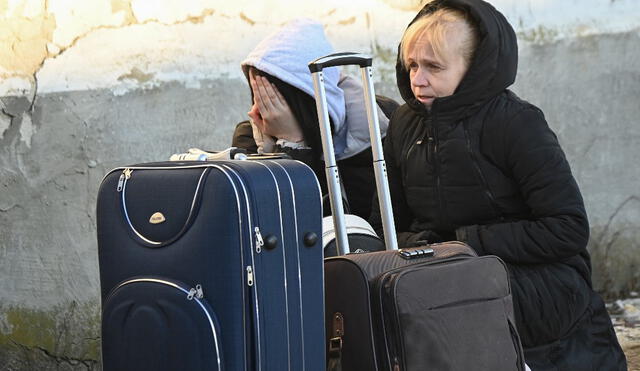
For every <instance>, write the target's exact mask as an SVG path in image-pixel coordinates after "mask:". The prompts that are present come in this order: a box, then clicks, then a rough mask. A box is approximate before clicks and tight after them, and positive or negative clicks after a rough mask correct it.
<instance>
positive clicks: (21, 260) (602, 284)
mask: <svg viewBox="0 0 640 371" xmlns="http://www.w3.org/2000/svg"><path fill="white" fill-rule="evenodd" d="M34 1H35V0H34ZM127 1H128V0H127ZM127 1H124V0H123V1H115V2H112V3H118V4H120V3H122V4H125V3H127ZM385 2H388V3H393V1H385ZM400 2H401V1H400ZM400 2H397V3H400ZM406 2H407V3H410V1H406ZM505 2H506V3H508V1H503V3H505ZM592 2H596V0H592ZM496 3H500V2H499V1H496ZM112 5H113V4H112ZM497 6H498V5H497ZM408 8H409V9H410V8H411V6H408ZM498 8H500V7H499V6H498ZM1 10H2V2H0V11H1ZM205 14H207V13H206V12H205ZM208 14H211V12H209V13H208ZM243 14H244V13H243ZM394 14H395V13H394ZM411 16H412V13H411V12H410V11H409V12H408V13H406V17H405V18H404V19H402V20H401V21H397V23H398V24H405V23H406V21H408V19H410V17H411ZM206 17H207V16H205V18H206ZM209 18H211V17H209ZM330 19H331V18H330ZM358 19H360V18H358ZM512 21H514V20H512ZM47 22H50V20H47ZM197 22H203V20H202V19H199V20H197ZM197 22H194V24H193V25H191V24H189V25H187V26H188V27H190V28H193V27H196V28H195V29H197V27H199V26H198V24H197ZM340 22H342V21H340V20H339V19H338V20H336V21H335V22H334V23H335V24H334V27H333V28H331V29H330V30H329V32H328V34H329V35H330V36H331V37H333V38H334V40H335V41H336V43H337V44H339V45H338V46H337V47H336V48H337V49H341V50H342V49H353V48H356V49H357V48H359V47H362V46H363V45H364V46H368V47H370V48H371V51H373V52H374V53H375V54H376V61H377V62H376V63H377V70H378V72H379V75H380V79H379V81H378V83H377V91H378V92H379V93H383V94H386V95H390V96H393V97H395V98H398V94H397V92H396V89H395V87H394V80H395V77H394V75H393V63H392V61H393V58H394V56H393V54H394V52H393V50H394V48H395V46H394V43H391V42H388V41H385V40H384V39H383V38H382V37H381V36H379V35H378V36H376V35H375V34H374V35H373V36H372V35H367V36H366V37H365V38H364V41H362V40H361V41H360V42H353V43H354V45H356V46H355V47H350V46H349V45H350V44H349V41H348V40H347V41H345V40H341V41H340V40H338V39H339V35H341V32H344V31H345V30H346V29H345V28H340V27H342V26H343V23H344V24H346V25H347V26H344V27H348V25H349V22H348V18H347V21H345V22H343V23H340ZM353 22H355V23H356V24H357V23H358V22H359V21H352V23H353ZM514 22H515V21H514ZM45 23H46V22H45ZM363 23H364V21H363ZM637 24H638V27H640V21H638V22H637ZM367 25H368V21H367ZM152 26H153V25H149V27H152ZM135 27H137V26H131V27H130V28H129V29H127V30H125V31H124V32H122V34H121V35H120V36H119V37H123V36H122V35H127V34H128V33H133V34H135V32H137V31H136V30H138V31H139V28H138V29H136V28H135ZM167 27H171V26H170V25H169V26H166V27H165V28H167ZM185 27H186V26H185ZM202 27H208V26H207V24H206V22H205V24H204V26H202ZM244 27H245V29H244V31H243V32H245V34H249V33H250V32H249V31H250V30H251V27H254V26H253V25H252V24H251V22H248V21H247V22H244ZM255 27H257V28H258V29H259V30H260V32H259V33H260V34H261V33H262V31H263V30H267V29H270V28H272V27H274V26H273V25H271V26H269V25H266V24H264V23H259V22H258V24H257V25H256V26H255ZM367 27H369V26H367ZM379 28H382V26H379ZM247 29H248V30H249V31H247ZM181 30H183V31H184V28H181ZM111 31H112V30H109V29H105V30H104V32H105V33H107V32H111ZM47 32H49V31H47ZM113 32H119V31H118V30H113ZM347 33H348V32H347ZM381 33H384V31H381ZM519 35H520V43H521V44H520V70H519V75H518V79H517V82H516V85H515V86H514V90H515V91H516V93H518V94H519V95H520V96H521V97H523V98H525V99H527V100H529V101H531V102H533V103H535V104H537V105H538V106H540V107H541V108H542V109H543V110H544V112H545V114H546V117H547V119H548V121H549V123H550V125H551V127H552V128H553V129H554V130H555V131H556V133H557V134H558V136H559V138H560V141H561V143H562V145H563V147H564V149H565V152H566V153H567V156H568V158H569V161H570V162H571V164H572V168H573V172H574V174H575V176H576V178H577V179H578V182H579V184H580V186H581V189H582V192H583V196H584V198H585V202H586V205H587V209H588V212H589V216H590V221H591V224H592V238H591V243H590V250H591V252H592V256H593V266H594V281H595V285H596V288H597V289H599V290H601V291H602V292H606V293H609V294H611V295H617V294H621V293H625V292H628V291H629V290H638V289H639V288H640V287H639V286H640V273H638V271H640V270H639V269H638V266H639V260H640V246H639V244H640V232H639V231H640V207H639V204H640V191H638V189H640V187H638V186H639V185H640V170H639V167H638V166H637V165H636V162H637V161H638V159H640V149H638V147H639V144H640V129H639V128H638V118H639V117H640V49H639V48H638V47H637V46H638V45H640V43H639V42H640V29H632V30H626V31H624V32H617V31H616V32H600V33H593V34H587V35H573V36H571V37H562V38H557V37H553V36H554V35H553V32H550V31H548V30H545V29H544V28H538V29H535V30H534V31H520V32H519ZM103 36H104V35H103ZM260 37H261V36H260V35H257V36H254V38H256V39H259V38H260ZM350 37H351V38H352V39H350V40H353V38H354V37H353V35H351V36H350ZM88 38H90V36H89V37H88ZM0 39H2V38H1V37H0ZM0 41H2V40H0ZM0 44H1V43H0ZM247 44H248V45H244V44H243V46H242V48H244V49H243V50H241V51H239V52H238V51H235V53H236V54H235V55H243V54H246V52H248V49H247V48H248V47H250V45H252V44H253V43H247ZM70 45H71V47H75V48H85V52H84V53H80V55H81V56H87V54H86V50H87V46H86V45H87V43H85V44H82V43H81V42H76V41H73V43H72V44H70ZM89 45H90V44H89ZM50 49H55V48H54V47H50ZM88 50H92V49H91V48H89V49H88ZM109 50H115V49H109ZM72 52H73V51H69V52H66V54H64V53H65V52H64V51H63V52H61V53H59V54H58V55H59V56H58V57H57V58H58V63H59V64H62V65H63V64H65V63H68V61H69V60H71V61H73V59H71V56H73V54H72ZM108 52H109V51H107V53H108ZM49 53H51V52H49ZM101 53H104V51H101ZM70 55H71V56H70ZM64 57H67V58H68V59H61V58H64ZM234 58H235V57H234ZM205 59H206V58H205ZM236 59H237V60H233V61H227V62H225V63H230V64H231V65H237V62H238V61H239V58H236ZM51 62H52V64H51V65H46V64H44V67H45V69H46V67H47V66H48V67H49V69H47V71H48V72H47V74H46V75H47V76H45V77H46V79H47V80H48V81H52V80H53V79H54V77H55V74H56V72H55V71H56V69H55V68H54V67H55V66H56V65H55V62H56V61H55V60H54V61H51ZM114 63H116V64H117V62H114ZM197 63H202V61H197ZM221 63H222V62H221ZM16 65H19V64H16ZM144 65H145V63H138V66H141V67H140V68H141V69H142V70H140V69H131V71H132V72H131V73H129V74H127V75H126V76H125V75H120V78H118V80H119V81H120V80H121V78H123V79H125V80H126V79H129V81H130V82H131V85H130V86H128V88H127V89H124V90H120V91H118V92H117V93H115V92H114V90H113V89H110V88H109V87H106V88H88V89H58V90H56V89H49V90H46V91H45V92H38V93H36V92H35V90H34V89H31V90H29V89H27V90H26V92H25V93H24V94H15V95H12V94H7V95H5V96H1V97H0V110H1V113H0V370H94V369H98V368H99V365H98V362H97V360H98V359H99V313H100V312H99V308H100V302H99V277H98V262H97V244H96V239H95V201H96V199H95V197H96V194H97V190H98V187H99V183H100V180H101V178H102V176H103V175H104V174H105V173H106V172H107V171H108V170H110V169H111V168H114V167H116V166H121V165H125V164H131V163H137V162H145V161H157V160H164V159H166V158H167V157H168V155H170V154H171V153H174V152H179V151H184V150H185V149H187V148H189V147H200V148H205V149H216V148H224V147H226V146H228V145H229V142H230V138H231V132H232V130H233V125H234V124H235V123H236V122H238V121H240V120H242V119H244V118H245V115H246V111H247V109H248V102H249V94H248V87H247V85H246V82H244V81H243V80H242V79H241V77H240V75H239V73H235V74H233V73H231V74H225V73H220V74H215V76H213V77H211V78H205V77H202V76H200V77H198V81H197V84H193V83H183V82H180V81H176V82H167V81H159V82H158V81H156V82H154V83H153V84H151V85H149V84H148V83H147V82H148V80H149V79H150V78H152V77H153V76H152V74H151V73H150V72H148V71H146V70H144V68H143V66H144ZM52 66H54V67H52ZM41 67H42V65H41ZM187 67H188V66H187ZM5 68H7V67H6V65H5ZM127 68H129V67H127ZM163 68H166V67H163ZM175 68H176V69H177V70H184V69H185V66H177V67H175ZM222 69H223V70H224V68H222ZM25 71H32V70H29V69H26V70H25ZM127 71H129V69H127ZM155 72H156V73H158V71H155ZM164 72H167V71H166V70H164ZM83 73H87V72H86V71H84V72H83ZM0 76H3V75H2V69H1V68H0ZM37 76H39V75H37V74H34V77H37ZM66 76H67V75H65V78H67V77H66ZM116 76H118V75H116ZM45 77H42V76H40V80H41V81H40V83H41V85H42V84H43V81H42V80H43V79H45ZM6 81H8V78H7V79H6V80H5V81H3V82H6ZM36 81H37V79H36ZM47 84H49V85H51V82H48V83H47ZM0 85H2V84H0ZM71 85H73V84H71ZM137 86H138V87H137ZM189 86H191V87H189ZM31 93H35V94H36V99H35V101H34V99H33V97H32V94H31ZM0 95H1V94H0Z"/></svg>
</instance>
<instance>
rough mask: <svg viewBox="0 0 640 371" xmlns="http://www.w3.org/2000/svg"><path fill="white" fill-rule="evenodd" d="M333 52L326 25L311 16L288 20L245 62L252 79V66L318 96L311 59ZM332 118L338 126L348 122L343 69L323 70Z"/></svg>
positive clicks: (265, 39)
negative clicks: (315, 92)
mask: <svg viewBox="0 0 640 371" xmlns="http://www.w3.org/2000/svg"><path fill="white" fill-rule="evenodd" d="M331 53H333V47H332V46H331V44H330V43H329V41H328V40H327V38H326V36H325V34H324V28H323V26H322V24H320V23H318V22H316V21H314V20H311V19H307V18H299V19H295V20H293V21H290V22H288V23H287V24H285V25H284V26H282V27H281V28H279V29H278V30H276V31H274V32H273V33H271V34H269V35H268V36H267V37H265V38H264V39H263V40H262V41H261V42H260V43H259V44H258V45H257V46H256V47H255V49H253V51H252V52H251V53H249V55H248V56H247V57H246V58H245V59H244V60H243V61H242V62H241V66H242V70H243V71H244V73H245V75H246V76H247V78H248V73H249V72H248V71H249V67H255V68H257V69H258V70H260V71H263V72H266V73H267V74H269V75H271V76H274V77H276V78H278V79H280V80H282V81H283V82H285V83H287V84H289V85H291V86H293V87H295V88H298V89H300V90H301V91H303V92H304V93H306V94H308V95H310V96H311V97H313V96H314V91H313V80H312V79H311V74H310V72H309V68H308V67H307V66H308V64H309V62H311V61H312V60H315V59H317V58H319V57H322V56H325V55H327V54H331ZM323 75H324V81H325V91H326V96H327V105H328V107H329V117H331V120H332V123H333V125H334V128H335V129H339V127H340V126H342V124H343V123H344V121H345V100H344V93H343V91H342V89H340V88H339V87H338V81H339V80H340V70H339V69H338V68H337V67H331V68H326V69H324V70H323Z"/></svg>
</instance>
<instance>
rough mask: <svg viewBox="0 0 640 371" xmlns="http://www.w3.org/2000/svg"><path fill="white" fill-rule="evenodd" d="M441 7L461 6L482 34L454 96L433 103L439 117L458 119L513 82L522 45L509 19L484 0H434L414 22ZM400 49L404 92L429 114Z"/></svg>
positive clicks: (400, 79) (398, 69)
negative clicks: (416, 96) (413, 85)
mask: <svg viewBox="0 0 640 371" xmlns="http://www.w3.org/2000/svg"><path fill="white" fill-rule="evenodd" d="M441 8H451V9H458V10H462V11H463V12H465V13H467V14H469V15H470V18H471V20H472V22H473V23H474V24H475V26H476V27H477V30H478V36H479V37H478V44H477V48H476V51H475V53H474V55H473V58H472V60H471V63H470V65H469V69H468V70H467V72H466V74H465V76H464V77H463V78H462V81H461V82H460V84H459V85H458V87H457V89H456V90H455V92H454V93H453V95H450V96H448V97H441V98H436V99H435V101H434V103H433V105H432V111H433V112H436V113H437V115H438V117H442V118H445V119H447V118H448V119H457V118H462V117H464V116H467V115H469V114H471V113H473V112H474V111H475V110H477V108H478V107H480V106H482V105H483V104H484V103H485V102H487V101H488V100H489V99H491V98H493V97H494V96H496V95H497V94H499V93H500V92H502V91H504V90H505V89H506V88H508V87H509V86H510V85H511V84H513V82H514V81H515V77H516V72H517V68H518V45H517V39H516V35H515V32H514V30H513V28H512V27H511V25H510V24H509V22H508V21H507V19H506V18H505V17H504V16H503V15H502V13H500V12H499V11H498V10H496V9H495V8H494V7H493V6H492V5H491V4H489V3H487V2H485V1H482V0H433V1H431V2H429V3H427V4H426V5H425V6H424V7H423V8H422V10H420V12H419V13H418V14H417V15H416V17H415V18H414V19H413V20H412V21H411V23H410V25H411V24H412V23H413V22H415V21H416V20H417V19H419V18H420V17H422V16H424V15H427V14H431V13H433V12H435V11H436V10H438V9H441ZM400 52H401V51H400V49H399V48H398V60H397V63H396V78H397V83H398V89H399V90H400V95H401V96H402V98H403V99H404V100H405V102H407V104H408V105H409V106H410V107H411V108H412V109H414V110H415V111H416V112H418V113H420V114H426V113H427V109H426V108H425V107H424V105H423V104H422V103H420V102H419V101H418V100H417V99H416V98H415V97H414V95H413V92H412V91H411V81H410V79H409V72H408V71H407V70H406V69H405V67H404V66H403V64H402V61H401V55H400Z"/></svg>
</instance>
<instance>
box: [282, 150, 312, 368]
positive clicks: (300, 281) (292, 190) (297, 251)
mask: <svg viewBox="0 0 640 371" xmlns="http://www.w3.org/2000/svg"><path fill="white" fill-rule="evenodd" d="M269 162H270V163H273V164H276V165H278V166H280V167H281V168H282V170H283V171H284V173H285V174H286V175H287V179H289V185H290V186H291V198H292V199H293V205H294V207H293V220H294V224H295V231H296V234H295V235H296V240H295V244H296V260H297V262H298V292H299V294H298V295H299V298H300V330H301V332H302V333H301V335H302V336H300V339H301V342H302V367H303V369H305V368H304V367H306V365H305V359H304V350H305V347H304V313H303V311H302V308H303V306H302V272H301V271H300V246H299V241H298V238H297V236H298V235H299V232H298V213H297V211H296V208H295V205H296V192H295V190H294V188H293V181H292V180H291V177H290V176H289V172H288V171H287V169H285V167H284V166H282V164H280V163H278V162H277V161H269ZM309 169H311V168H309ZM316 182H317V180H316ZM319 187H320V186H319V185H318V189H320V188H319Z"/></svg>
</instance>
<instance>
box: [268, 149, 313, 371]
mask: <svg viewBox="0 0 640 371" xmlns="http://www.w3.org/2000/svg"><path fill="white" fill-rule="evenodd" d="M265 165H266V166H268V167H269V168H270V169H271V171H272V172H273V173H274V175H275V176H276V179H278V180H279V181H280V183H279V184H280V190H281V193H282V194H287V195H288V196H287V197H283V198H282V199H283V208H282V211H283V220H285V221H289V220H292V221H293V223H289V224H290V227H289V228H286V227H285V230H288V233H287V236H288V237H287V241H289V245H288V246H286V251H287V255H286V256H287V275H288V277H289V278H288V283H289V286H288V291H289V293H290V294H289V297H290V300H289V307H290V309H289V313H290V315H294V316H296V318H295V319H294V318H290V322H291V323H292V324H293V323H297V324H296V325H292V326H291V330H292V335H293V336H297V337H298V338H299V339H301V341H300V346H301V348H302V349H303V352H302V355H303V358H302V362H303V363H302V364H300V365H299V367H298V368H294V369H304V370H324V369H325V366H324V365H325V357H324V353H323V351H322V349H323V346H324V338H325V336H324V326H323V319H324V317H323V316H324V279H323V274H324V271H323V269H322V247H321V242H320V236H321V232H322V231H321V225H322V215H321V214H322V211H321V201H320V200H321V197H320V186H319V184H318V181H317V179H316V177H315V174H314V173H313V171H312V170H311V169H310V168H309V167H308V166H306V165H304V164H302V163H300V162H297V161H265ZM287 224H288V223H286V222H285V226H286V225H287ZM314 236H315V239H314ZM294 283H295V284H294ZM302 349H301V350H302Z"/></svg>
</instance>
